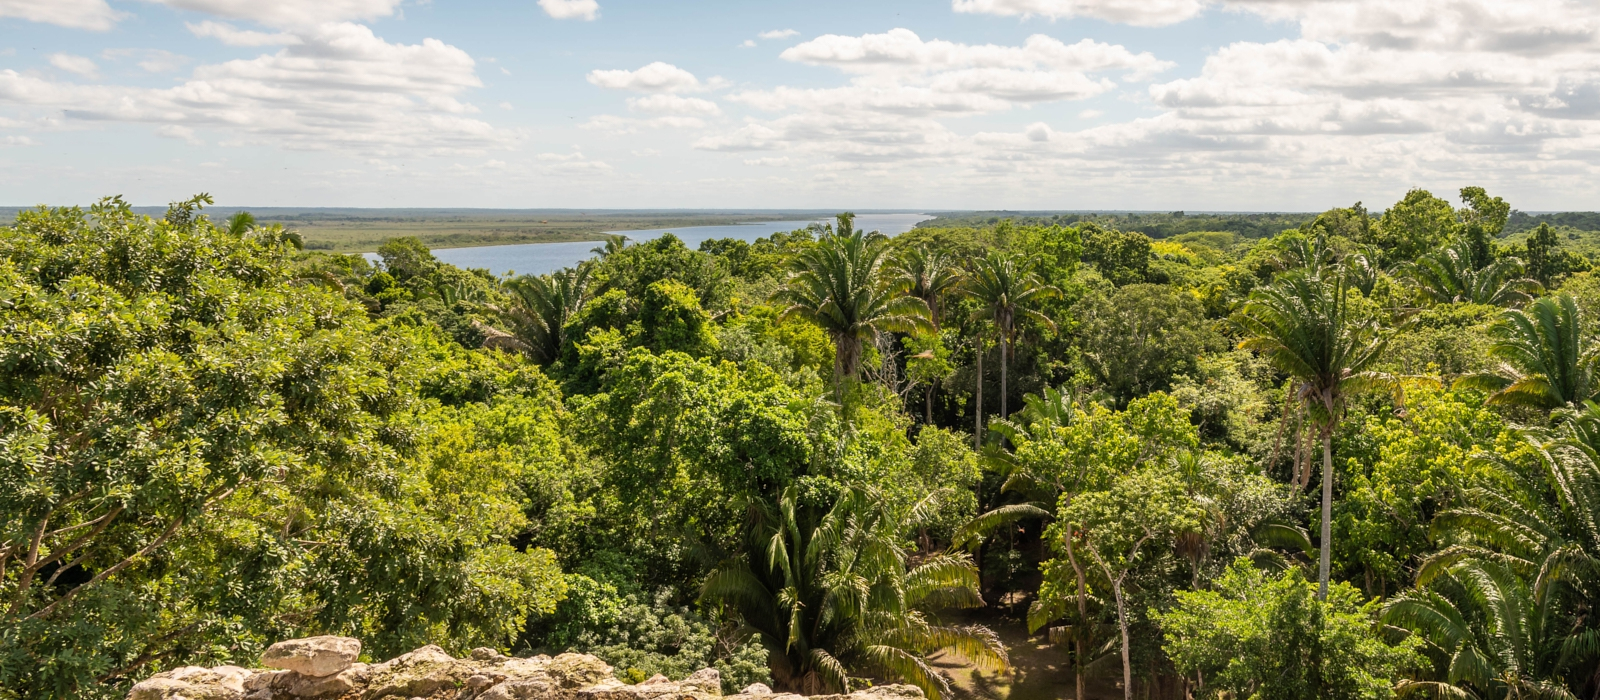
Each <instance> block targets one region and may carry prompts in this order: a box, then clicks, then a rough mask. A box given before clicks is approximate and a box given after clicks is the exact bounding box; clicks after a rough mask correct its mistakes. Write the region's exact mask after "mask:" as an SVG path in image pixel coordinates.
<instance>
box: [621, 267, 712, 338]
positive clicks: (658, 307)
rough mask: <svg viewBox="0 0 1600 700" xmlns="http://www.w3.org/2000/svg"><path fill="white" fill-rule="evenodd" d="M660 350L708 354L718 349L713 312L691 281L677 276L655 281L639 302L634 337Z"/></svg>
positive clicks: (646, 289) (647, 288)
mask: <svg viewBox="0 0 1600 700" xmlns="http://www.w3.org/2000/svg"><path fill="white" fill-rule="evenodd" d="M634 342H636V343H638V344H639V345H640V346H642V347H646V348H650V349H651V350H652V351H654V352H657V353H662V352H671V351H675V352H682V353H687V354H690V355H706V354H709V353H711V352H714V351H715V350H716V349H717V337H716V336H715V335H713V334H712V328H711V315H710V314H708V313H706V312H705V310H704V309H702V308H700V300H699V298H697V297H696V296H695V293H694V290H693V289H690V288H689V286H688V285H686V284H683V283H682V282H678V281H675V280H662V281H659V282H654V283H652V284H651V285H650V286H649V287H646V288H645V290H644V298H643V299H641V300H640V302H639V330H638V336H637V339H636V340H635V341H634Z"/></svg>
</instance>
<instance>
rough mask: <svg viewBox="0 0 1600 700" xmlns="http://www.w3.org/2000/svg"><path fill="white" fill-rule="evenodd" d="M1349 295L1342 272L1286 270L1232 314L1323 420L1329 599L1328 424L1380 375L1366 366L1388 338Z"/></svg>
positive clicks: (1321, 587) (1324, 557) (1323, 585)
mask: <svg viewBox="0 0 1600 700" xmlns="http://www.w3.org/2000/svg"><path fill="white" fill-rule="evenodd" d="M1351 295H1352V292H1351V290H1350V289H1349V285H1348V282H1347V281H1346V279H1345V277H1344V276H1343V275H1334V279H1332V280H1328V279H1324V278H1323V277H1321V276H1317V275H1307V274H1300V273H1290V274H1287V275H1284V276H1282V277H1280V278H1279V280H1278V282H1277V283H1275V284H1273V285H1271V286H1269V287H1267V288H1265V289H1261V290H1257V291H1256V292H1254V293H1252V294H1251V296H1250V300H1249V301H1248V302H1246V303H1245V305H1244V307H1243V308H1242V309H1241V310H1240V311H1239V313H1238V314H1236V315H1235V322H1236V323H1237V324H1238V326H1239V328H1240V330H1241V331H1242V332H1243V333H1244V334H1245V336H1246V337H1245V340H1244V341H1243V342H1241V343H1240V344H1239V345H1240V347H1242V348H1246V349H1249V350H1255V351H1257V352H1259V353H1261V354H1262V355H1263V356H1264V357H1265V358H1266V359H1267V361H1268V362H1269V363H1271V364H1272V365H1273V366H1274V367H1276V368H1277V369H1278V370H1279V371H1281V372H1283V373H1285V374H1287V375H1289V376H1290V377H1291V378H1292V379H1293V380H1294V383H1295V386H1294V390H1293V392H1292V393H1293V395H1294V396H1296V397H1298V398H1299V400H1300V401H1301V402H1303V403H1304V404H1305V405H1306V407H1307V408H1308V409H1310V410H1311V412H1312V414H1313V416H1314V417H1315V418H1316V420H1317V422H1318V423H1319V424H1320V425H1319V427H1320V431H1321V438H1322V531H1321V532H1322V538H1321V539H1322V541H1321V550H1322V551H1321V556H1320V562H1319V564H1318V569H1317V585H1318V596H1319V597H1320V599H1322V600H1327V593H1328V574H1329V568H1330V566H1331V552H1332V539H1333V531H1332V518H1333V431H1334V429H1335V427H1336V426H1337V424H1338V421H1339V418H1340V416H1341V415H1342V413H1343V411H1344V402H1345V398H1346V396H1347V395H1348V394H1349V393H1350V392H1352V391H1357V390H1361V389H1364V388H1367V387H1370V386H1372V385H1373V384H1375V383H1376V382H1377V381H1378V380H1379V379H1380V377H1379V376H1378V375H1376V374H1375V373H1373V372H1371V371H1370V369H1369V368H1371V367H1372V365H1373V364H1375V363H1376V362H1377V360H1378V358H1379V356H1380V355H1381V353H1382V351H1383V348H1384V345H1385V339H1384V338H1383V337H1382V336H1381V335H1380V333H1379V329H1378V326H1377V323H1376V322H1375V321H1373V320H1371V319H1362V318H1360V316H1359V314H1358V312H1357V311H1356V310H1355V309H1352V308H1350V297H1351Z"/></svg>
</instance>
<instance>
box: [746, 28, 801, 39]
mask: <svg viewBox="0 0 1600 700" xmlns="http://www.w3.org/2000/svg"><path fill="white" fill-rule="evenodd" d="M799 35H800V32H797V31H795V30H793V29H774V30H772V31H770V32H762V33H760V34H757V35H756V36H759V37H761V38H763V39H766V40H768V41H771V40H774V39H787V38H789V37H791V36H799Z"/></svg>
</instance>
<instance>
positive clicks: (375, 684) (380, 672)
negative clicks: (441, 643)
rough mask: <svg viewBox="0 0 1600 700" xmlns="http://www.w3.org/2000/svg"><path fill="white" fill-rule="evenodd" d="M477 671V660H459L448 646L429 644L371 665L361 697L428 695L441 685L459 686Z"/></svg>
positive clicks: (370, 699) (373, 698)
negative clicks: (450, 652) (474, 661)
mask: <svg viewBox="0 0 1600 700" xmlns="http://www.w3.org/2000/svg"><path fill="white" fill-rule="evenodd" d="M476 673H477V670H476V668H475V664H473V663H471V662H466V661H457V660H456V658H455V657H453V656H451V655H450V654H448V653H446V652H445V650H443V649H440V648H439V647H437V646H435V645H432V644H429V645H428V646H425V647H422V648H421V649H418V650H416V651H412V652H408V653H405V654H401V655H400V656H398V657H395V658H393V659H390V660H388V661H385V662H383V663H381V664H376V665H374V666H372V667H371V669H370V676H369V677H368V679H367V681H366V684H367V689H366V691H365V692H364V693H362V695H361V697H363V698H365V699H366V700H376V699H377V698H385V697H390V696H395V695H398V696H400V697H406V698H410V697H419V696H420V697H427V696H429V695H432V694H433V693H434V692H435V691H437V690H440V689H442V688H455V687H458V686H460V685H461V684H463V683H465V682H466V679H467V678H470V677H471V676H473V675H474V674H476Z"/></svg>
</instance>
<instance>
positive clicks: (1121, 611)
mask: <svg viewBox="0 0 1600 700" xmlns="http://www.w3.org/2000/svg"><path fill="white" fill-rule="evenodd" d="M1111 592H1112V593H1114V594H1116V596H1117V628H1118V629H1120V630H1121V631H1122V697H1123V700H1133V662H1132V661H1130V660H1129V659H1128V611H1127V609H1126V608H1125V607H1124V606H1123V605H1124V604H1123V600H1122V579H1120V578H1119V579H1117V580H1115V581H1112V582H1111Z"/></svg>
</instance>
